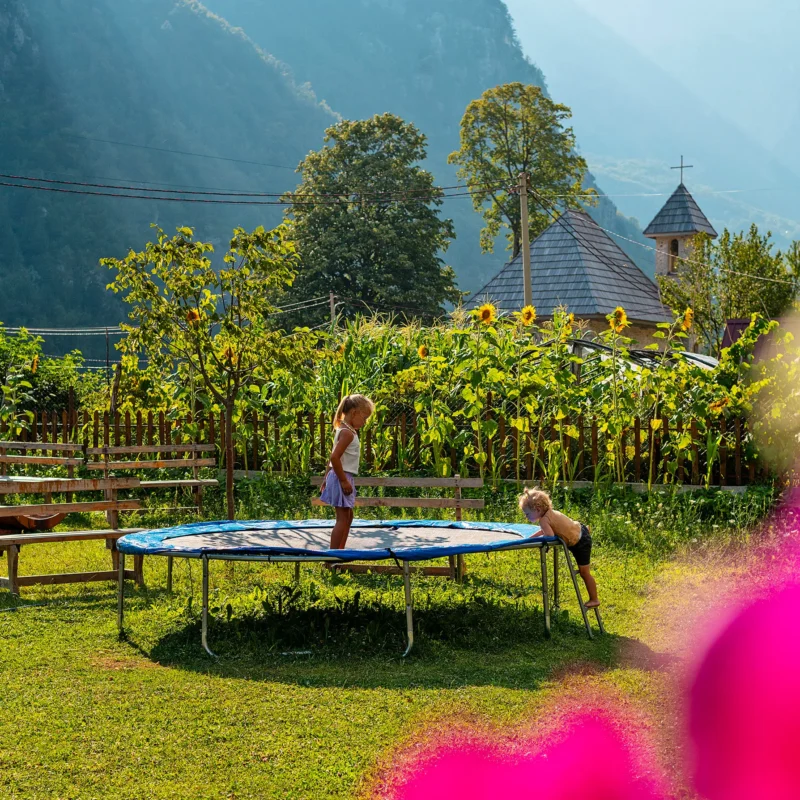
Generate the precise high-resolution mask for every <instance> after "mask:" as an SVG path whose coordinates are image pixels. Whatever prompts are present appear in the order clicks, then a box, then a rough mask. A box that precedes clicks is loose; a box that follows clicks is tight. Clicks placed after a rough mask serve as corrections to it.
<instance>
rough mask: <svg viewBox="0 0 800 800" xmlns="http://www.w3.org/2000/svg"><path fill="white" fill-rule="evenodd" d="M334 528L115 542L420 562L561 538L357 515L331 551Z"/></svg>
mask: <svg viewBox="0 0 800 800" xmlns="http://www.w3.org/2000/svg"><path fill="white" fill-rule="evenodd" d="M332 527H333V520H325V519H307V520H256V521H248V520H245V521H241V522H239V521H230V520H224V521H219V522H194V523H190V524H188V525H178V526H176V527H173V528H161V529H159V530H153V531H142V532H141V533H129V534H128V535H126V536H123V537H121V538H120V539H119V540H118V541H117V547H118V549H119V551H120V552H121V553H125V554H129V555H172V556H175V555H182V556H189V557H192V556H195V557H197V556H201V555H214V556H218V557H222V558H224V557H225V556H226V555H228V556H237V557H242V556H252V557H253V558H269V557H270V556H272V557H275V556H282V557H291V556H298V557H307V556H317V557H320V556H322V557H327V558H331V559H336V560H339V561H356V560H358V561H382V560H385V559H390V558H397V559H400V560H403V561H422V560H425V559H429V558H441V557H443V556H452V555H459V554H462V553H485V552H492V551H495V550H505V549H515V548H518V547H520V546H527V545H530V544H544V543H548V544H556V543H558V542H559V540H558V539H557V538H556V537H554V536H542V535H541V534H540V531H541V529H540V528H539V526H538V525H518V524H515V523H504V522H451V521H448V520H417V519H412V520H382V521H379V520H363V519H357V520H353V524H352V526H351V529H350V536H349V538H348V543H349V544H350V545H351V546H350V547H347V548H345V549H342V550H331V549H329V547H328V546H327V545H328V542H329V540H330V529H331V528H332ZM270 534H273V535H272V536H270ZM470 539H472V541H469V540H470ZM193 540H194V541H193ZM459 540H460V541H459ZM465 540H466V541H465ZM359 545H361V546H359Z"/></svg>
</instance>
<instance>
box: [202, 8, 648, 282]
mask: <svg viewBox="0 0 800 800" xmlns="http://www.w3.org/2000/svg"><path fill="white" fill-rule="evenodd" d="M207 5H208V6H209V7H210V8H212V9H213V10H214V11H216V12H218V13H219V14H220V15H221V16H223V17H224V18H225V19H227V20H228V21H229V22H230V23H231V24H232V25H236V26H240V27H241V28H242V29H243V30H246V31H247V33H248V35H249V36H251V37H252V38H253V39H254V40H255V41H256V42H258V44H259V45H260V46H262V47H263V48H264V49H265V50H267V51H269V52H270V53H273V54H274V55H275V56H276V57H277V58H279V59H280V60H281V61H282V62H283V63H286V64H288V65H289V66H290V68H291V70H292V74H293V75H294V77H295V80H296V81H297V83H299V84H302V85H306V84H307V85H308V86H309V87H311V88H313V91H314V92H315V94H316V95H317V96H318V97H320V98H323V99H324V100H325V102H326V103H328V104H329V105H330V106H331V107H332V108H333V109H335V110H336V111H337V112H338V113H340V114H341V115H342V116H344V117H347V118H363V117H368V116H371V115H373V114H378V113H383V112H385V111H391V112H393V113H395V114H398V115H399V116H401V117H403V118H404V119H406V120H408V121H409V122H413V123H414V124H415V125H417V127H419V128H420V130H421V131H422V132H423V133H425V134H426V136H427V137H428V141H429V153H428V163H427V165H426V167H427V168H428V169H430V170H431V171H432V172H433V173H434V174H435V175H436V178H437V180H438V181H439V183H440V185H444V186H452V185H455V184H457V183H458V179H457V178H456V175H455V170H454V168H453V167H451V166H449V165H448V164H447V156H448V155H449V154H450V153H451V152H452V151H453V150H456V149H457V148H458V143H459V125H460V122H461V118H462V116H463V115H464V111H465V110H466V107H467V104H468V103H469V102H470V101H472V100H474V99H475V98H477V97H479V96H480V95H481V94H482V93H483V92H484V91H485V90H486V89H489V88H491V87H493V86H497V85H498V84H502V83H508V82H511V81H521V82H523V83H530V84H534V85H536V86H541V87H543V88H545V90H546V89H547V84H546V81H545V77H544V75H543V73H542V71H541V70H540V69H539V67H538V66H536V65H535V64H534V63H533V61H532V60H531V59H530V58H527V57H526V56H525V54H524V53H523V52H522V49H521V48H520V45H519V42H518V40H517V37H516V35H515V33H514V28H513V25H512V22H511V17H510V15H509V12H508V9H507V7H506V4H505V3H504V2H502V0H402V1H400V0H397V1H395V2H392V0H340V2H337V3H326V2H320V0H292V2H291V3H286V2H280V1H279V0H207ZM531 56H533V57H534V58H535V57H536V53H535V51H531ZM555 99H556V100H558V101H561V99H562V98H560V97H556V98H555ZM588 184H589V185H590V186H593V185H596V184H595V182H594V179H593V178H591V177H590V179H589V181H588ZM443 210H444V213H445V214H446V215H447V216H449V217H451V218H452V219H453V220H454V222H455V226H456V233H457V238H456V241H455V242H454V243H453V244H452V245H451V247H450V249H449V250H448V252H447V255H446V258H447V261H448V263H450V264H452V265H453V267H454V269H455V270H456V274H457V275H458V278H459V284H460V286H461V288H462V289H465V290H467V291H469V290H474V289H476V288H477V287H478V286H481V285H483V283H485V282H486V281H487V280H488V278H490V277H491V276H492V275H493V274H494V273H495V272H497V271H498V270H499V269H500V268H501V267H502V265H503V264H504V263H505V262H506V261H507V260H508V257H509V254H508V253H507V252H506V251H505V249H504V248H505V242H504V241H500V242H498V244H497V246H496V248H495V253H494V254H492V255H481V254H480V251H479V249H478V231H479V230H480V227H481V218H480V217H479V216H478V215H477V214H476V213H475V212H474V211H473V210H472V204H471V203H470V200H469V198H467V197H461V198H455V199H452V200H449V201H446V202H445V205H444V206H443ZM591 214H592V216H594V217H595V219H596V220H597V221H598V223H599V224H601V225H603V226H604V227H610V228H611V229H612V230H614V231H616V232H618V233H620V234H622V235H624V236H626V237H628V238H634V239H637V240H638V241H641V242H647V240H646V239H644V238H643V237H642V236H641V231H640V230H639V228H638V227H637V225H636V224H635V223H634V222H632V221H631V220H628V219H626V218H624V217H623V216H622V215H620V214H618V213H617V209H616V207H615V206H614V205H613V203H612V202H610V201H608V200H604V201H603V202H601V204H600V205H599V206H598V207H596V208H593V209H591ZM620 244H621V245H623V247H625V248H630V250H629V253H630V255H631V257H632V258H634V259H636V261H637V263H639V264H640V266H642V267H643V268H644V269H645V270H646V271H648V272H649V273H650V274H651V275H652V274H653V272H654V265H655V260H654V259H653V258H652V256H651V254H650V253H649V252H648V251H646V250H643V249H641V248H639V247H637V246H636V245H631V244H630V243H628V242H625V241H620Z"/></svg>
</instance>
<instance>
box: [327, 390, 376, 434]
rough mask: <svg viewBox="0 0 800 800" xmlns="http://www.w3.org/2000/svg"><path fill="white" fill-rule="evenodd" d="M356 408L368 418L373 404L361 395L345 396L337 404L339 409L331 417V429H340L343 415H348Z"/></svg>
mask: <svg viewBox="0 0 800 800" xmlns="http://www.w3.org/2000/svg"><path fill="white" fill-rule="evenodd" d="M357 408H360V409H361V410H362V411H366V412H367V416H368V417H369V416H371V415H372V412H373V411H374V410H375V403H373V402H372V400H370V399H369V397H366V396H365V395H363V394H346V395H345V396H344V397H343V398H342V400H341V402H340V403H339V408H337V409H336V413H335V414H334V415H333V427H334V428H341V427H342V420H343V419H344V416H345V414H349V413H350V412H351V411H355V410H356V409H357Z"/></svg>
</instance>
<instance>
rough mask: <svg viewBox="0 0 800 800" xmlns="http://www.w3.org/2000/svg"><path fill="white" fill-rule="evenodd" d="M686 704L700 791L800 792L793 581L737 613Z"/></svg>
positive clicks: (799, 598)
mask: <svg viewBox="0 0 800 800" xmlns="http://www.w3.org/2000/svg"><path fill="white" fill-rule="evenodd" d="M689 702H690V714H689V717H690V719H689V722H690V732H691V737H692V740H693V743H694V747H695V757H696V758H695V787H696V789H697V790H698V791H699V792H700V793H701V794H702V795H704V796H705V797H707V798H708V800H754V799H755V798H757V799H758V800H797V798H800V585H791V586H789V587H787V588H784V589H782V590H779V591H777V592H776V593H775V594H774V595H773V596H771V597H769V598H767V599H763V600H759V601H757V602H755V603H753V604H752V605H750V606H749V607H748V608H746V609H745V610H744V611H742V612H741V613H740V614H738V615H737V616H736V618H735V619H734V620H733V622H731V623H730V625H728V626H727V628H725V630H724V631H723V632H722V633H721V634H720V635H719V637H718V638H717V639H716V640H715V641H714V643H713V644H712V645H711V647H710V648H709V650H708V652H707V654H706V656H705V658H704V660H703V662H702V663H701V665H700V668H699V670H698V671H697V675H696V676H695V679H694V683H693V685H692V687H691V692H690V698H689Z"/></svg>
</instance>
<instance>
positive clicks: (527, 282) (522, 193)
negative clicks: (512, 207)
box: [519, 172, 533, 306]
mask: <svg viewBox="0 0 800 800" xmlns="http://www.w3.org/2000/svg"><path fill="white" fill-rule="evenodd" d="M519 212H520V224H521V225H522V297H523V301H522V304H523V306H532V305H533V291H532V289H531V244H530V235H529V231H528V173H527V172H520V174H519Z"/></svg>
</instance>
